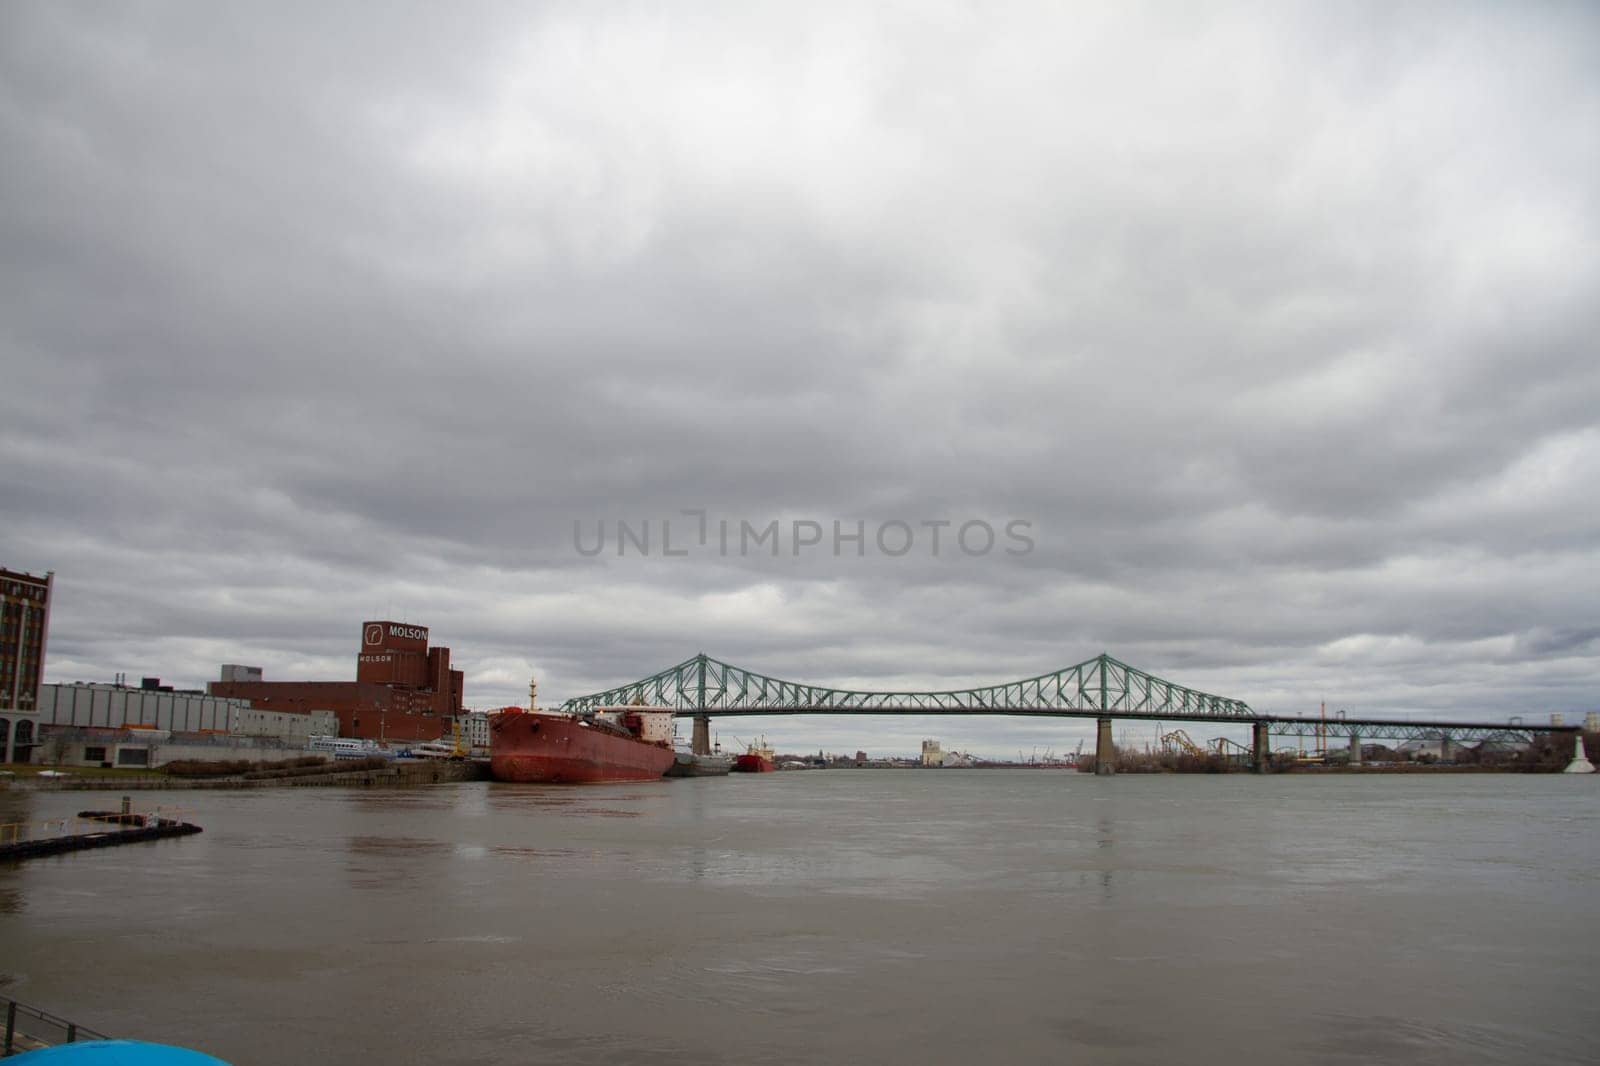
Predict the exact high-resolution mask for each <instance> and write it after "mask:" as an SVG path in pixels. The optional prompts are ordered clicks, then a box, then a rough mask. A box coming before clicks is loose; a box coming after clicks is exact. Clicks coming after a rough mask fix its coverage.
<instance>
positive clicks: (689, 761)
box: [667, 749, 733, 777]
mask: <svg viewBox="0 0 1600 1066" xmlns="http://www.w3.org/2000/svg"><path fill="white" fill-rule="evenodd" d="M732 769H733V756H731V755H696V754H695V753H694V752H692V751H683V750H682V749H679V750H677V751H674V752H673V759H672V765H671V766H669V767H667V776H668V777H721V776H723V775H724V774H726V773H727V772H728V771H730V770H732Z"/></svg>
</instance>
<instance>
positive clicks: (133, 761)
mask: <svg viewBox="0 0 1600 1066" xmlns="http://www.w3.org/2000/svg"><path fill="white" fill-rule="evenodd" d="M117 765H118V766H149V765H150V749H149V748H118V749H117Z"/></svg>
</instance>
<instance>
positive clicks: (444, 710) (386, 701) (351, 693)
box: [206, 621, 462, 741]
mask: <svg viewBox="0 0 1600 1066" xmlns="http://www.w3.org/2000/svg"><path fill="white" fill-rule="evenodd" d="M461 687H462V673H461V671H460V670H452V669H451V668H450V649H449V648H430V647H429V646H428V629H427V627H426V626H414V625H409V624H407V623H405V622H390V621H377V622H363V623H361V649H360V651H359V652H357V654H356V679H355V680H354V681H265V680H262V679H261V671H260V670H259V669H258V668H256V667H248V666H239V665H235V664H229V665H227V666H224V667H223V668H222V679H221V680H219V681H213V682H211V684H209V685H207V686H206V691H207V692H209V693H210V694H211V695H213V696H226V697H229V698H232V699H241V700H249V701H250V704H251V706H253V707H256V708H260V709H262V710H270V711H296V712H300V713H309V712H312V711H332V712H333V713H334V714H335V715H336V716H337V717H338V720H339V735H340V736H343V737H363V738H369V739H372V740H379V741H390V740H395V741H416V740H437V739H439V737H441V736H443V735H444V732H445V730H446V728H447V724H448V722H449V721H451V720H453V719H454V718H455V716H456V715H458V714H460V713H461Z"/></svg>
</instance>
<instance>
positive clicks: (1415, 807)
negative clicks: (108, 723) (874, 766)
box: [0, 770, 1600, 1066]
mask: <svg viewBox="0 0 1600 1066" xmlns="http://www.w3.org/2000/svg"><path fill="white" fill-rule="evenodd" d="M1596 786H1597V782H1596V781H1594V780H1593V779H1575V778H1571V777H1559V776H1522V775H1470V776H1468V775H1438V776H1424V775H1410V776H1369V777H1350V776H1327V777H1313V776H1302V775H1293V776H1283V777H1265V778H1262V777H1251V776H1245V775H1231V776H1222V777H1206V776H1194V777H1172V776H1166V777H1132V776H1126V777H1118V778H1112V779H1104V778H1101V779H1096V778H1094V777H1091V776H1086V775H1079V774H1072V773H1065V772H1059V771H1027V770H1019V771H894V770H880V771H874V770H830V771H814V772H806V773H798V772H797V773H778V774H764V775H759V776H739V775H735V776H733V777H730V778H726V779H701V780H682V781H664V782H658V783H651V784H645V785H615V786H588V787H578V788H561V787H542V786H511V785H489V784H460V785H447V786H438V787H434V788H430V789H419V790H413V791H364V790H340V789H292V790H263V791H250V792H173V793H164V794H163V793H138V794H136V797H135V798H136V800H137V801H138V802H139V803H141V804H143V803H158V802H159V803H171V804H180V805H185V806H187V807H189V808H191V810H192V820H194V821H196V822H197V823H199V824H201V825H203V826H204V827H205V832H204V833H203V834H201V835H200V836H196V837H189V838H184V839H178V840H171V841H162V842H158V843H150V844H139V845H131V846H126V847H121V848H114V849H109V850H106V851H101V852H89V853H79V854H74V855H67V856H62V857H59V858H51V859H41V860H33V861H30V862H28V863H25V864H22V865H18V866H11V867H0V992H4V993H6V994H9V995H11V996H14V997H15V998H17V999H20V1000H23V1001H24V1002H27V1003H30V1004H32V1005H34V1006H38V1007H42V1008H44V1009H46V1010H51V1011H54V1012H56V1013H58V1014H62V1015H65V1016H67V1017H69V1018H71V1019H73V1020H74V1021H77V1022H80V1023H81V1024H84V1025H87V1026H90V1027H92V1028H95V1029H98V1030H101V1031H104V1032H109V1033H113V1034H116V1035H119V1036H129V1037H138V1038H143V1039H152V1040H160V1041H165V1042H172V1043H180V1044H186V1045H189V1046H193V1047H198V1048H201V1049H203V1050H207V1051H210V1052H212V1053H213V1054H216V1055H219V1056H220V1057H222V1058H225V1059H228V1060H229V1061H231V1062H233V1063H236V1064H238V1066H267V1064H279V1063H364V1064H379V1063H381V1064H388V1063H436V1064H461V1066H466V1064H484V1066H487V1064H491V1063H493V1064H504V1063H606V1064H610V1066H616V1064H625V1063H724V1062H726V1063H746V1062H763V1063H823V1062H826V1063H835V1064H836V1063H841V1062H844V1063H853V1062H862V1063H867V1062H873V1063H918V1064H929V1063H967V1062H973V1061H980V1062H988V1063H991V1064H1000V1063H1012V1062H1046V1061H1052V1062H1054V1061H1068V1062H1085V1063H1090V1062H1092V1063H1102V1062H1104V1063H1176V1062H1182V1063H1185V1064H1206V1063H1241V1062H1257V1061H1281V1062H1305V1063H1358V1062H1359V1063H1367V1062H1394V1063H1401V1062H1403V1063H1407V1064H1411V1066H1415V1064H1427V1063H1452V1064H1457V1063H1527V1062H1540V1063H1558V1062H1570V1063H1579V1062H1582V1063H1589V1062H1593V1061H1595V1057H1596V1053H1595V1047H1596V1044H1597V1041H1600V961H1597V960H1600V946H1597V945H1596V943H1595V937H1594V929H1595V906H1596V904H1597V903H1600V881H1597V859H1600V835H1597V833H1596V819H1597V815H1600V787H1596ZM114 801H115V794H110V793H35V794H27V793H20V792H9V793H0V822H4V821H11V820H16V819H18V818H22V819H28V818H47V817H53V816H59V815H62V814H68V813H71V812H73V811H76V810H79V809H83V808H85V807H89V806H111V805H113V803H114Z"/></svg>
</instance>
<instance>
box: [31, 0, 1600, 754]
mask: <svg viewBox="0 0 1600 1066" xmlns="http://www.w3.org/2000/svg"><path fill="white" fill-rule="evenodd" d="M1596 70H1600V18H1597V17H1596V15H1595V13H1594V12H1593V11H1592V10H1591V9H1589V8H1587V7H1585V6H1583V5H1569V4H1527V5H1516V6H1514V7H1512V6H1506V5H1450V6H1440V7H1431V6H1427V5H1406V6H1404V7H1401V8H1394V7H1392V6H1391V5H1379V4H1373V5H1360V4H1355V5H1340V6H1338V7H1337V8H1327V7H1323V6H1312V5H1308V6H1297V5H1271V6H1262V5H1249V4H1246V5H1231V4H1219V5H1205V6H1194V7H1192V8H1183V9H1176V8H1139V9H1129V8H1128V7H1127V6H1126V5H1114V4H1113V5H1070V6H1066V7H1061V6H1058V5H1039V6H1028V5H1020V6H1014V5H999V6H996V5H982V6H981V7H980V6H971V7H968V6H962V5H943V6H940V7H937V8H928V7H927V6H925V5H919V6H917V7H915V8H902V7H896V6H874V7H863V6H861V5H840V6H830V5H805V6H804V7H798V6H796V7H792V8H784V7H781V6H759V5H722V6H716V5H710V6H699V7H696V8H695V9H694V10H693V11H692V12H688V11H682V10H680V11H676V12H672V13H671V14H670V15H669V14H668V13H667V12H665V11H663V10H657V9H653V8H650V7H646V6H641V5H631V4H617V5H552V6H541V7H538V8H536V9H530V8H527V7H525V6H523V5H495V4H483V5H455V6H452V7H450V8H449V9H448V10H446V9H440V8H431V7H428V6H396V7H389V8H386V10H385V12H384V14H383V15H382V17H376V16H375V15H374V13H373V11H372V10H371V9H370V8H367V7H362V6H349V7H344V6H339V5H310V6H300V7H296V6H289V7H285V6H283V5H230V6H227V7H219V6H214V5H193V4H162V3H155V4H128V5H116V6H105V5H87V4H83V5H73V4H57V3H48V4H47V3H10V4H6V5H4V7H3V8H0V145H3V148H4V158H5V161H6V163H5V166H4V167H0V282H3V284H0V310H3V315H0V370H3V378H4V386H3V388H0V447H3V453H4V460H5V461H4V464H3V466H0V490H3V492H4V498H5V500H6V501H7V503H6V521H5V522H4V523H3V524H0V563H3V564H4V565H9V566H13V567H22V568H28V569H33V570H36V571H39V570H43V569H46V568H53V569H55V570H56V571H57V573H58V586H59V589H60V593H59V598H58V606H57V609H56V612H55V615H54V618H53V625H52V635H51V645H50V651H51V654H50V660H49V662H48V663H47V674H48V675H49V677H50V679H51V680H77V679H104V678H108V677H109V676H110V675H111V674H112V673H114V672H116V671H119V670H120V671H127V672H129V673H134V674H138V673H159V674H162V675H163V676H165V677H167V678H169V679H170V680H175V681H178V682H180V683H188V684H199V683H201V682H203V681H204V680H206V679H208V678H209V677H211V676H213V674H214V671H215V669H216V665H217V664H218V663H220V662H223V661H246V662H257V663H260V664H262V665H264V666H266V667H267V669H268V670H269V676H273V677H278V678H290V677H329V678H335V677H338V678H342V677H348V676H351V671H352V669H353V665H352V663H351V658H352V655H353V653H354V637H353V634H354V633H355V629H356V625H357V623H358V622H359V621H360V620H361V619H362V618H364V617H371V616H377V615H390V614H393V615H399V614H404V615H405V616H406V617H408V618H410V619H412V620H415V621H420V622H425V623H427V624H429V625H430V626H431V627H432V629H433V634H434V637H435V639H436V640H437V641H439V642H441V643H445V644H448V645H450V646H451V647H452V648H453V649H454V652H455V656H456V658H457V660H458V662H459V664H460V665H462V666H464V667H465V669H466V671H467V700H468V702H469V703H471V704H473V705H475V706H495V705H499V704H503V703H507V702H514V701H516V700H517V699H518V698H519V697H520V695H521V694H522V692H523V691H524V689H525V684H526V677H527V675H528V674H529V673H531V672H535V671H536V672H538V673H539V675H540V676H541V678H542V691H544V692H545V693H547V694H549V695H551V696H553V697H556V698H560V697H562V696H566V695H575V694H578V693H581V692H585V691H589V690H592V689H598V688H602V687H608V686H610V685H612V684H616V683H619V682H622V681H626V680H630V679H632V678H634V677H638V676H642V675H644V674H648V673H652V672H654V671H655V670H657V669H659V668H661V667H664V666H667V665H670V664H672V663H675V662H677V661H679V660H681V659H683V658H686V657H687V656H689V655H691V654H693V653H695V652H697V651H701V650H704V651H707V652H709V653H711V654H715V655H718V656H719V657H721V658H724V659H727V660H729V661H732V662H736V663H740V664H742V665H748V666H750V667H752V668H754V669H757V670H761V671H763V672H766V673H772V674H777V675H781V676H787V677H793V678H797V679H801V680H808V681H814V682H818V683H837V684H841V685H861V686H868V687H870V686H888V685H894V686H915V687H933V688H937V687H946V686H953V685H958V684H968V683H972V682H981V681H987V680H1005V679H1009V678H1012V677H1017V676H1024V675H1031V674H1035V673H1039V672H1042V671H1045V670H1049V669H1054V668H1056V667H1058V666H1063V665H1067V664H1070V663H1073V662H1078V661H1081V660H1083V659H1087V658H1089V657H1091V656H1093V655H1095V654H1097V653H1099V652H1100V651H1102V650H1109V651H1111V652H1112V653H1113V654H1116V655H1117V656H1118V657H1119V658H1121V659H1123V660H1125V661H1128V662H1132V663H1135V664H1137V665H1140V666H1143V667H1145V668H1147V669H1149V670H1151V671H1152V672H1155V673H1157V674H1161V675H1164V676H1168V677H1171V678H1173V679H1174V680H1177V681H1180V682H1183V683H1188V684H1192V685H1194V686H1196V687H1200V688H1204V689H1208V690H1211V691H1217V692H1222V693H1225V694H1228V695H1232V696H1237V697H1239V698H1243V699H1246V700H1249V701H1250V702H1251V703H1252V704H1254V705H1257V706H1261V707H1265V708H1268V709H1271V710H1274V711H1279V712H1288V713H1294V712H1296V711H1305V712H1308V713H1309V712H1312V711H1314V710H1315V708H1316V706H1317V704H1318V703H1320V702H1322V701H1323V700H1327V701H1329V703H1330V705H1337V706H1340V707H1349V708H1351V709H1353V710H1354V709H1359V710H1361V711H1363V712H1366V713H1396V714H1400V713H1408V712H1421V711H1442V710H1449V711H1450V712H1451V713H1452V714H1458V715H1467V716H1470V715H1480V716H1500V715H1504V714H1506V713H1521V714H1525V715H1527V714H1538V715H1542V714H1545V713H1547V712H1551V711H1561V712H1567V713H1571V712H1573V711H1579V710H1585V709H1592V708H1593V707H1594V703H1595V695H1594V692H1595V685H1596V681H1597V678H1600V667H1597V659H1596V655H1597V652H1600V626H1597V625H1596V624H1595V623H1594V621H1593V618H1594V610H1593V602H1594V594H1595V592H1596V591H1597V589H1600V581H1597V575H1600V565H1597V564H1600V547H1597V546H1600V518H1597V517H1596V515H1597V514H1600V512H1597V510H1596V509H1595V507H1594V505H1593V502H1592V501H1593V500H1594V499H1595V498H1596V497H1597V495H1600V425H1597V420H1596V418H1595V415H1594V412H1595V411H1596V410H1600V361H1597V360H1596V359H1595V358H1594V340H1593V338H1594V337H1595V336H1596V335H1597V334H1600V330H1597V326H1600V311H1597V308H1600V299H1597V296H1600V292H1597V288H1600V286H1597V257H1596V253H1595V248H1596V247H1597V246H1600V244H1597V240H1596V238H1597V236H1600V233H1597V225H1596V222H1597V199H1600V197H1597V194H1596V192H1595V188H1596V186H1595V183H1594V181H1593V179H1592V175H1593V174H1595V173H1597V172H1600V79H1597V77H1596V74H1595V71H1596ZM686 508H701V509H705V510H706V511H707V512H708V513H709V514H710V515H712V516H714V517H723V518H727V519H731V520H732V521H734V522H735V523H737V522H738V521H739V520H748V521H750V522H752V523H756V524H764V523H766V522H769V521H772V520H779V521H780V522H785V523H788V522H792V521H795V520H810V521H816V522H818V523H821V524H823V525H824V526H827V525H829V524H831V523H832V522H833V521H835V520H841V521H844V522H847V523H853V522H855V521H857V520H862V521H866V522H868V523H869V524H870V525H872V526H876V525H877V524H880V523H882V522H885V521H890V520H902V521H906V522H908V523H912V524H916V523H918V522H921V521H924V520H940V519H949V520H954V521H956V522H960V521H962V520H964V519H968V518H981V519H985V520H988V521H991V522H993V523H995V524H996V525H1001V524H1003V523H1004V522H1005V521H1007V520H1009V519H1013V518H1020V519H1025V520H1027V521H1029V522H1031V523H1032V526H1031V528H1032V530H1033V531H1034V539H1035V542H1036V543H1035V548H1034V550H1033V551H1032V552H1030V553H1028V554H1026V555H1022V556H1007V555H1004V554H1003V553H994V554H989V555H983V556H981V557H969V556H965V555H962V554H959V553H949V552H946V553H943V554H941V555H940V556H939V557H937V558H935V557H933V556H931V555H930V554H929V553H928V552H927V551H925V550H922V548H921V547H920V546H919V549H918V550H915V551H912V552H909V553H907V554H906V555H905V556H903V557H900V558H886V557H884V556H883V555H881V554H879V553H876V552H871V551H869V552H868V553H867V554H866V555H865V557H862V558H857V557H855V556H854V555H853V554H846V555H845V556H844V557H842V558H834V557H833V556H832V555H831V554H828V553H817V554H813V555H810V556H807V557H805V558H799V559H797V558H795V557H793V556H792V555H791V554H789V553H781V554H780V555H779V556H778V557H777V558H773V557H772V556H770V555H767V554H762V553H753V554H747V555H739V554H737V553H735V554H732V555H729V556H727V557H724V556H721V555H719V554H706V553H700V554H696V555H694V556H692V557H690V558H672V559H669V558H663V557H661V556H660V555H659V554H656V555H653V556H652V557H649V558H640V557H638V556H637V555H633V556H627V557H622V558H619V557H617V555H616V553H615V551H608V552H605V553H602V554H601V555H599V556H596V557H594V558H587V557H584V556H582V555H580V554H579V553H578V552H576V551H574V549H573V543H572V527H573V523H574V522H583V523H590V524H591V528H592V523H595V522H597V521H606V522H610V523H615V522H616V521H617V520H619V519H620V520H628V521H633V522H643V521H653V522H660V521H662V520H665V519H673V518H676V517H678V516H679V515H680V512H681V511H682V510H683V509H686ZM913 727H914V728H913ZM761 728H766V729H767V731H768V732H770V733H772V734H774V736H775V737H777V738H780V739H792V741H793V746H794V747H796V748H805V747H813V748H814V747H817V746H833V747H843V748H854V747H857V746H861V747H869V748H873V747H877V748H883V747H900V748H908V747H911V746H914V740H915V730H916V729H922V728H926V729H930V730H935V731H942V734H943V735H944V736H945V737H946V738H947V742H949V740H952V739H953V740H954V741H956V742H957V746H963V747H972V748H976V749H982V748H983V747H984V745H985V744H987V745H989V746H990V748H992V749H993V751H994V753H996V754H1007V753H1009V752H1010V751H1011V750H1013V749H1015V748H1017V747H1018V746H1021V747H1029V746H1031V744H1032V743H1033V742H1036V741H1037V742H1050V743H1056V744H1057V746H1058V748H1059V747H1061V746H1064V745H1065V741H1067V740H1070V739H1071V738H1072V737H1075V736H1076V735H1077V734H1076V733H1075V732H1073V731H1072V727H1068V726H1059V727H1057V726H1054V725H1051V724H1048V723H1045V724H1040V723H1036V722H1027V723H1010V724H1006V725H1001V724H996V723H988V722H975V721H969V722H962V723H903V724H902V723H876V724H874V723H870V722H869V723H862V722H844V721H838V720H819V721H811V722H801V721H788V722H773V723H752V729H753V730H759V729H761Z"/></svg>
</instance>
